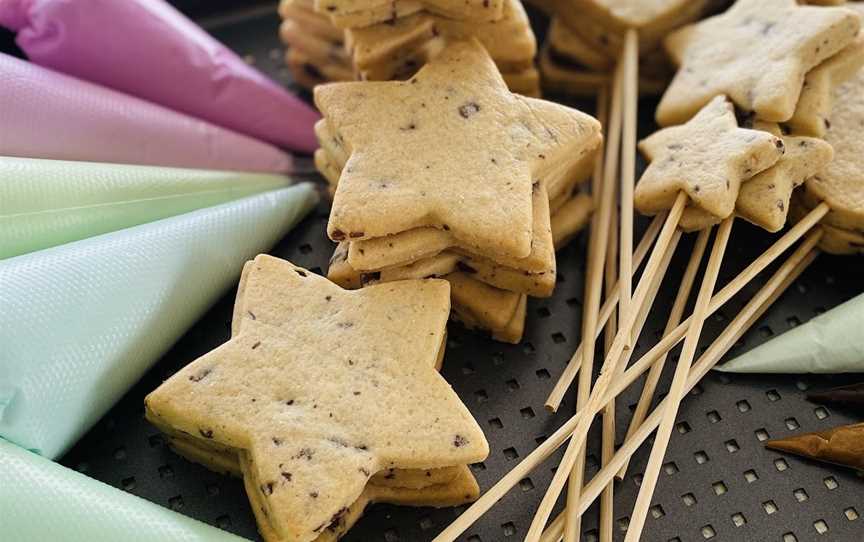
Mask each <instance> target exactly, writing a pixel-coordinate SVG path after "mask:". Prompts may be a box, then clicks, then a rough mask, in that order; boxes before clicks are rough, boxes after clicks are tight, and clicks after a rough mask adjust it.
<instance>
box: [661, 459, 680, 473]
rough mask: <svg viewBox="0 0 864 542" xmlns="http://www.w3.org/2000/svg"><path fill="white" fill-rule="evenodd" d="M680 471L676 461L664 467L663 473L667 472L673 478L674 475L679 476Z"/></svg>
mask: <svg viewBox="0 0 864 542" xmlns="http://www.w3.org/2000/svg"><path fill="white" fill-rule="evenodd" d="M678 470H679V469H678V465H676V464H675V462H674V461H670V462H668V463H666V464H665V465H663V472H665V473H666V474H668V475H669V476H672V475H673V474H677V473H678Z"/></svg>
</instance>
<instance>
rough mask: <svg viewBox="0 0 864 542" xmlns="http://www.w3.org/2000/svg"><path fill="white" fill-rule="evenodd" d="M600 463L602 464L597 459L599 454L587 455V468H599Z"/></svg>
mask: <svg viewBox="0 0 864 542" xmlns="http://www.w3.org/2000/svg"><path fill="white" fill-rule="evenodd" d="M599 464H600V462H599V461H597V456H596V455H594V454H588V455H587V456H585V466H586V467H587V468H589V469H594V468H597V466H598V465H599Z"/></svg>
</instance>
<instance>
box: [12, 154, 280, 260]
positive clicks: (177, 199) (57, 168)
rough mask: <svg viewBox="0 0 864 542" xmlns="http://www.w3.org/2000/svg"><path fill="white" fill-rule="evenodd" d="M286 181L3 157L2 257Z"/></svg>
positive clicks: (200, 171)
mask: <svg viewBox="0 0 864 542" xmlns="http://www.w3.org/2000/svg"><path fill="white" fill-rule="evenodd" d="M289 183H290V179H288V178H287V177H283V176H281V175H272V174H266V173H240V172H236V171H213V170H205V169H181V168H168V167H155V166H136V165H126V164H105V163H100V162H69V161H65V160H41V159H37V158H15V157H8V156H0V259H3V258H9V257H12V256H18V255H20V254H25V253H27V252H33V251H35V250H41V249H44V248H48V247H52V246H56V245H60V244H63V243H69V242H72V241H78V240H80V239H86V238H87V237H93V236H94V235H100V234H103V233H108V232H111V231H116V230H120V229H123V228H128V227H131V226H137V225H138V224H144V223H147V222H153V221H154V220H159V219H162V218H167V217H170V216H175V215H179V214H183V213H187V212H190V211H194V210H196V209H201V208H203V207H210V206H213V205H218V204H220V203H225V202H228V201H232V200H237V199H240V198H243V197H246V196H251V195H253V194H257V193H259V192H263V191H265V190H272V189H275V188H284V187H286V186H288V184H289Z"/></svg>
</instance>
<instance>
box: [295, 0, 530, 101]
mask: <svg viewBox="0 0 864 542" xmlns="http://www.w3.org/2000/svg"><path fill="white" fill-rule="evenodd" d="M355 3H356V4H364V3H363V2H359V3H357V2H355ZM367 3H368V4H369V6H372V4H373V2H367ZM324 4H325V2H320V3H319V4H315V3H314V2H313V0H282V3H281V5H280V8H279V12H280V14H281V15H282V18H283V19H284V20H283V22H282V27H281V30H280V34H281V37H282V40H283V41H284V42H285V43H286V44H287V45H288V46H289V50H288V52H287V53H286V60H287V62H288V65H289V67H290V69H291V70H292V72H293V73H294V76H295V80H296V81H298V82H299V83H300V84H302V85H304V86H306V87H308V88H312V87H313V86H314V85H315V84H319V83H322V82H325V81H349V80H353V79H360V80H371V81H387V80H394V79H399V80H404V79H408V78H409V77H411V76H412V75H413V74H414V73H416V71H417V70H418V69H419V68H420V67H422V66H423V65H424V64H425V63H426V62H428V61H429V60H430V59H431V58H433V57H434V56H435V55H436V54H437V53H439V52H440V51H441V50H442V49H443V47H444V46H445V45H446V44H447V43H448V42H450V41H453V40H460V39H465V38H470V37H476V38H477V39H478V40H480V42H481V43H483V45H484V46H485V47H486V48H487V50H488V51H489V53H490V55H491V56H492V59H493V60H494V61H495V63H496V64H497V65H498V68H499V69H500V71H501V73H502V75H503V77H504V80H505V81H506V82H507V84H508V86H509V88H510V90H512V91H513V92H518V93H520V94H524V95H528V96H536V95H539V92H540V85H539V73H538V72H537V70H536V69H535V67H534V56H535V54H536V52H537V44H536V40H535V38H534V33H533V31H532V30H531V26H530V23H529V21H528V16H527V15H526V13H525V9H524V8H523V6H522V4H521V3H520V1H519V0H498V1H497V2H490V1H489V0H487V1H486V2H483V3H476V5H475V4H472V3H463V4H458V3H451V4H453V5H447V4H448V3H447V2H430V4H429V5H428V6H427V5H424V4H421V3H419V2H410V4H411V7H410V9H408V4H409V3H405V4H403V3H400V2H396V3H395V4H394V3H390V2H388V3H387V4H386V6H387V8H388V11H387V12H386V15H387V18H386V19H385V20H383V21H382V20H380V16H379V15H378V14H377V11H374V10H372V11H369V12H368V13H366V12H365V11H362V10H361V11H350V12H349V11H344V9H343V8H344V6H341V2H340V3H338V4H340V5H330V4H328V5H324ZM439 4H441V5H439ZM364 5H365V4H364ZM442 5H443V6H444V7H443V8H442ZM484 6H488V7H484ZM353 7H355V8H356V7H359V6H353ZM391 8H392V10H393V11H392V12H391V11H389V10H390V9H391ZM415 8H417V9H415ZM419 8H422V9H419ZM402 9H405V10H406V11H405V13H402V12H401V11H400V10H402ZM316 10H317V11H316ZM361 13H363V14H364V15H362V16H361V15H360V14H361Z"/></svg>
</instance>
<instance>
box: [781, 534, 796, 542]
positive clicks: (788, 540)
mask: <svg viewBox="0 0 864 542" xmlns="http://www.w3.org/2000/svg"><path fill="white" fill-rule="evenodd" d="M783 542H798V537H796V536H795V533H786V534H784V535H783Z"/></svg>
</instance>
